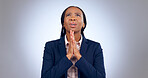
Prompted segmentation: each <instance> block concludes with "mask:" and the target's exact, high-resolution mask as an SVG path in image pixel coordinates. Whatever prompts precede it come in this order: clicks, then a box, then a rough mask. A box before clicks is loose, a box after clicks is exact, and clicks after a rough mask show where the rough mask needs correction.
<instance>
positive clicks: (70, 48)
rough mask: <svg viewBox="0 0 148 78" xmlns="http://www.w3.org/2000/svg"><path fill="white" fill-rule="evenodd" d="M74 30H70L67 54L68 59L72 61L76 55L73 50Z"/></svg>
mask: <svg viewBox="0 0 148 78" xmlns="http://www.w3.org/2000/svg"><path fill="white" fill-rule="evenodd" d="M72 33H73V32H72V30H70V40H69V48H68V53H67V55H66V56H67V58H68V59H69V60H70V59H71V57H72V56H73V54H74V50H73V43H72V38H73V37H72Z"/></svg>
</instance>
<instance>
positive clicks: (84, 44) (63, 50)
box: [58, 35, 88, 57]
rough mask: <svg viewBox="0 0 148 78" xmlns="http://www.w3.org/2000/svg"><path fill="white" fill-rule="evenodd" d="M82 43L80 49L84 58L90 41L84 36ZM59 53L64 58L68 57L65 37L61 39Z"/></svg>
mask: <svg viewBox="0 0 148 78" xmlns="http://www.w3.org/2000/svg"><path fill="white" fill-rule="evenodd" d="M82 37H83V38H82V43H81V47H80V53H81V55H82V56H83V55H84V54H85V53H86V50H87V45H88V41H87V39H86V38H85V36H84V35H82ZM58 46H59V51H60V54H61V56H62V57H64V56H65V55H66V47H65V37H61V38H60V40H59V45H58Z"/></svg>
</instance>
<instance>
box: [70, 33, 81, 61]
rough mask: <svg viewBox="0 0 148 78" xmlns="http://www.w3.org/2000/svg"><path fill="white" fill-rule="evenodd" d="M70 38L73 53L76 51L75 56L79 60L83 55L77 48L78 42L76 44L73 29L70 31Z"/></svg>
mask: <svg viewBox="0 0 148 78" xmlns="http://www.w3.org/2000/svg"><path fill="white" fill-rule="evenodd" d="M70 38H71V40H72V46H73V53H74V55H75V57H76V58H77V60H79V59H80V58H81V57H82V56H81V54H80V52H79V50H78V48H77V44H76V41H75V37H74V31H72V32H71V33H70Z"/></svg>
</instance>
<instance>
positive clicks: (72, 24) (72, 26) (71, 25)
mask: <svg viewBox="0 0 148 78" xmlns="http://www.w3.org/2000/svg"><path fill="white" fill-rule="evenodd" d="M69 25H70V27H71V28H75V27H76V25H77V24H76V23H70V24H69Z"/></svg>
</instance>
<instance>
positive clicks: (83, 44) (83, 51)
mask: <svg viewBox="0 0 148 78" xmlns="http://www.w3.org/2000/svg"><path fill="white" fill-rule="evenodd" d="M87 45H88V44H87V39H86V38H85V36H83V39H82V44H81V48H80V53H81V54H82V56H84V55H85V53H86V50H87Z"/></svg>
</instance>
